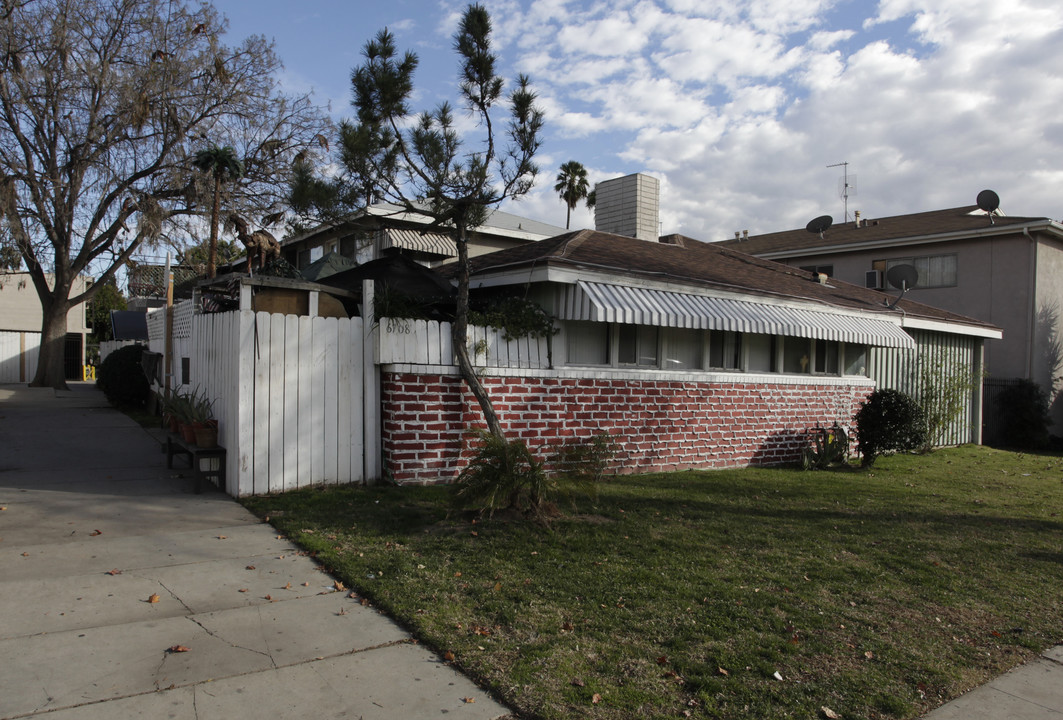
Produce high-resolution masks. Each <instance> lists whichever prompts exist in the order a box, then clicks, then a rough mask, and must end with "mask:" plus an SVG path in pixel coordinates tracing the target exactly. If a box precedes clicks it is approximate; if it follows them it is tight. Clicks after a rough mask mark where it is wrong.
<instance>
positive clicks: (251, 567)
mask: <svg viewBox="0 0 1063 720" xmlns="http://www.w3.org/2000/svg"><path fill="white" fill-rule="evenodd" d="M254 569H255V566H254V565H248V566H247V567H246V568H244V570H254Z"/></svg>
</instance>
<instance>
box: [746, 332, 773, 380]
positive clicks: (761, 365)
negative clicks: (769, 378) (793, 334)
mask: <svg viewBox="0 0 1063 720" xmlns="http://www.w3.org/2000/svg"><path fill="white" fill-rule="evenodd" d="M745 338H746V347H747V348H748V352H747V353H746V370H749V371H750V372H772V371H773V370H774V369H775V336H774V335H746V336H745Z"/></svg>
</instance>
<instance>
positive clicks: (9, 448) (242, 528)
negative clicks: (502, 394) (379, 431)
mask: <svg viewBox="0 0 1063 720" xmlns="http://www.w3.org/2000/svg"><path fill="white" fill-rule="evenodd" d="M181 462H182V461H181V460H180V459H177V460H175V464H178V465H180V464H181ZM182 475H185V476H182ZM187 475H188V473H187V472H184V473H182V471H181V470H177V469H175V470H172V471H171V470H167V469H166V458H165V455H164V454H163V453H162V452H161V451H160V448H159V444H158V442H157V441H156V440H155V439H154V438H153V437H152V436H151V435H150V434H148V432H146V431H145V430H144V429H142V428H141V427H139V426H138V425H137V424H135V423H134V422H132V421H131V420H129V418H127V417H126V416H125V415H123V414H121V413H118V412H116V411H114V410H112V409H110V408H109V407H107V405H106V402H105V401H104V399H103V397H102V395H101V394H100V393H99V392H98V391H96V390H95V388H94V387H92V386H91V385H89V384H73V385H72V389H71V391H70V392H65V393H57V392H55V391H53V390H46V389H30V388H26V387H25V386H13V385H0V508H3V509H2V510H0V718H22V717H32V716H34V715H38V714H44V713H48V717H49V718H50V720H69V719H73V718H78V719H79V720H93V719H94V718H101V719H102V718H108V719H111V718H127V717H130V718H131V717H159V718H176V719H178V720H184V719H186V718H187V719H188V720H193V719H194V718H198V719H199V720H203V719H207V718H226V719H227V720H231V719H233V718H262V717H268V718H293V719H294V718H299V719H300V720H302V719H303V718H306V717H328V718H363V719H364V720H370V719H371V718H380V719H384V718H388V719H394V718H410V719H413V720H417V719H419V718H440V717H443V716H445V717H447V718H470V719H472V718H485V719H486V718H497V717H501V716H504V715H506V714H507V713H508V710H507V709H506V708H505V707H503V706H501V705H499V704H497V703H496V702H494V701H492V700H491V698H490V697H489V696H488V695H486V694H485V693H484V692H483V691H482V690H480V689H479V688H478V687H476V686H475V685H474V684H473V683H471V682H470V681H469V680H468V679H466V678H464V677H463V676H461V675H460V674H458V673H457V672H455V671H454V670H453V669H452V668H451V667H450V666H448V665H447V664H445V663H444V662H443V661H442V660H441V659H440V658H439V657H438V656H436V655H435V654H433V653H431V652H429V651H427V650H426V649H425V648H423V647H421V646H419V645H417V644H416V642H414V641H413V640H412V638H411V637H410V636H409V634H407V633H406V632H405V631H403V630H402V629H401V628H400V627H398V626H397V625H396V624H394V623H393V622H391V621H390V620H389V619H387V618H385V617H383V616H382V615H380V614H378V613H377V612H376V611H375V610H373V609H372V608H369V607H363V606H362V605H361V604H360V602H359V601H358V599H357V598H351V597H349V593H347V592H341V591H337V590H336V589H335V581H334V579H333V578H331V577H330V576H329V575H327V574H326V573H325V572H323V571H322V570H321V568H319V567H318V566H317V565H316V564H315V563H314V562H313V561H312V560H311V559H310V558H308V557H306V556H304V555H302V554H301V553H300V552H299V551H298V550H297V549H296V548H295V547H294V546H293V545H292V544H291V543H289V542H288V541H287V540H285V539H284V538H281V537H278V536H277V534H276V532H275V531H274V530H273V528H271V527H270V526H269V525H267V524H264V523H261V522H259V520H258V519H257V518H255V517H254V516H253V515H251V514H250V513H248V512H247V511H246V510H244V509H243V508H242V507H241V506H240V505H239V504H238V503H236V502H235V501H233V500H232V499H231V498H229V497H228V496H226V495H224V494H223V493H220V492H217V491H210V490H208V491H207V492H205V493H204V494H202V495H195V494H193V492H192V480H191V478H190V477H187Z"/></svg>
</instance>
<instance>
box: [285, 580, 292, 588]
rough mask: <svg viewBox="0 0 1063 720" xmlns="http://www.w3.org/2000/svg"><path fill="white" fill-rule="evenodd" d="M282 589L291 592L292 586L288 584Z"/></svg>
mask: <svg viewBox="0 0 1063 720" xmlns="http://www.w3.org/2000/svg"><path fill="white" fill-rule="evenodd" d="M284 589H285V590H291V589H292V584H291V583H290V582H289V583H288V584H287V585H285V586H284Z"/></svg>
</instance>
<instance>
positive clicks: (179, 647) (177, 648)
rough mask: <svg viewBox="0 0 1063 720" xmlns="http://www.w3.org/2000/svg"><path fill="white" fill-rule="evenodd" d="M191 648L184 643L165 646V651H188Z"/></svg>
mask: <svg viewBox="0 0 1063 720" xmlns="http://www.w3.org/2000/svg"><path fill="white" fill-rule="evenodd" d="M191 649H192V648H188V647H185V646H184V645H171V646H170V647H169V648H167V652H172V653H179V652H188V651H189V650H191Z"/></svg>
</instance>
